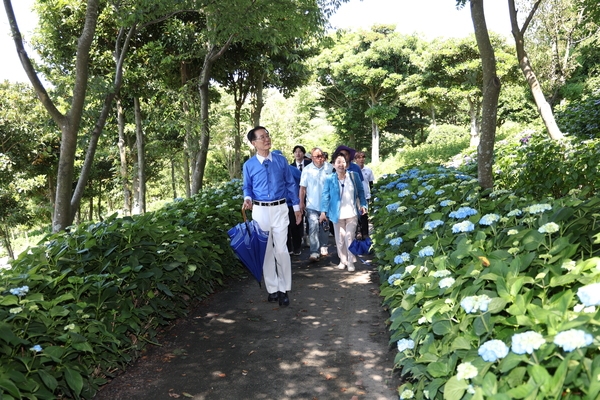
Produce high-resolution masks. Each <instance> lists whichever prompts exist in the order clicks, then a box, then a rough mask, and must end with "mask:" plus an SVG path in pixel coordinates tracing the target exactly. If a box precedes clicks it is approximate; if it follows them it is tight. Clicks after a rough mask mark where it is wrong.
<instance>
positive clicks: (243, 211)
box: [242, 206, 250, 234]
mask: <svg viewBox="0 0 600 400" xmlns="http://www.w3.org/2000/svg"><path fill="white" fill-rule="evenodd" d="M242 217H243V218H244V224H246V232H248V234H250V226H249V225H248V218H246V210H244V207H243V206H242Z"/></svg>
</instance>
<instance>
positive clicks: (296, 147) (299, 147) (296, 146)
mask: <svg viewBox="0 0 600 400" xmlns="http://www.w3.org/2000/svg"><path fill="white" fill-rule="evenodd" d="M296 149H300V151H301V152H303V153H304V154H306V149H305V148H304V146H301V145H299V144H297V145H295V146H294V150H292V154H293V153H295V152H296Z"/></svg>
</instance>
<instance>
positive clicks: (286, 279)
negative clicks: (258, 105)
mask: <svg viewBox="0 0 600 400" xmlns="http://www.w3.org/2000/svg"><path fill="white" fill-rule="evenodd" d="M248 140H249V141H250V143H252V145H253V146H254V148H255V149H256V155H255V156H254V157H252V158H250V159H249V160H248V161H246V162H245V163H244V167H243V177H244V179H243V185H242V187H243V191H244V203H243V205H242V208H243V209H244V210H252V218H253V219H254V220H255V221H256V222H257V223H258V225H259V226H260V228H261V229H262V230H264V231H267V232H269V239H268V241H267V250H266V253H265V262H264V264H263V276H264V280H265V287H266V289H267V291H268V292H269V295H268V297H267V301H269V302H270V303H273V302H277V301H278V302H279V305H280V306H284V307H287V306H288V305H289V304H290V299H289V296H288V293H287V292H289V291H290V290H291V289H292V262H291V259H290V254H289V253H288V250H287V244H286V241H287V231H288V224H289V217H288V206H287V204H286V199H289V200H290V201H291V203H292V207H293V209H294V214H295V216H296V224H299V223H300V221H301V220H302V213H301V212H300V199H299V198H298V191H297V190H296V184H295V182H294V177H293V176H292V172H291V171H290V167H289V165H288V161H287V159H286V158H285V157H284V156H283V155H280V154H273V153H271V136H270V134H269V131H268V130H267V129H266V128H265V127H264V126H257V127H255V128H253V129H251V130H250V131H249V132H248Z"/></svg>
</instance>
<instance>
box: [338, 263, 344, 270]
mask: <svg viewBox="0 0 600 400" xmlns="http://www.w3.org/2000/svg"><path fill="white" fill-rule="evenodd" d="M344 268H346V265H345V264H344V263H340V265H338V266H337V269H344Z"/></svg>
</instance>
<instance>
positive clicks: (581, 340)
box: [554, 329, 594, 352]
mask: <svg viewBox="0 0 600 400" xmlns="http://www.w3.org/2000/svg"><path fill="white" fill-rule="evenodd" d="M593 341H594V338H593V336H592V335H590V334H589V333H586V332H584V331H582V330H580V329H569V330H568V331H563V332H559V333H558V334H557V335H556V336H555V337H554V344H555V345H557V346H559V347H561V348H562V349H563V350H564V351H567V352H571V351H573V350H575V349H579V348H582V347H586V346H589V345H590V344H592V342H593Z"/></svg>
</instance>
